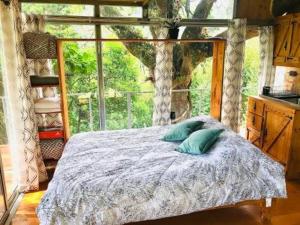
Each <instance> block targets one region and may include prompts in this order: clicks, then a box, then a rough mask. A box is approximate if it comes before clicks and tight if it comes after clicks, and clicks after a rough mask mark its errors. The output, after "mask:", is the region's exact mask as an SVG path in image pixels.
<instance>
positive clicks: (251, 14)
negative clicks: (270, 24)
mask: <svg viewBox="0 0 300 225" xmlns="http://www.w3.org/2000/svg"><path fill="white" fill-rule="evenodd" d="M270 7H271V0H263V1H261V0H256V1H254V0H238V1H237V9H236V17H237V18H247V19H248V20H269V19H273V17H272V15H271V9H270Z"/></svg>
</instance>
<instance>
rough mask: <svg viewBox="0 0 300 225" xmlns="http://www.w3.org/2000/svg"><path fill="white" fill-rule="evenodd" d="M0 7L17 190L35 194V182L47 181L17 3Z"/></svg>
mask: <svg viewBox="0 0 300 225" xmlns="http://www.w3.org/2000/svg"><path fill="white" fill-rule="evenodd" d="M0 5H1V7H0V10H1V12H0V15H1V27H2V29H3V38H2V40H3V47H4V49H3V51H4V54H5V62H4V75H5V77H6V78H7V80H6V83H7V87H8V88H7V89H8V96H9V108H10V112H12V115H11V116H12V117H13V118H12V121H13V126H14V129H15V130H16V134H15V136H16V139H15V146H16V148H17V151H18V161H19V163H18V164H19V172H20V176H19V177H20V179H19V186H20V190H21V191H31V190H38V188H39V182H42V181H45V180H47V172H46V169H45V165H44V163H43V160H42V156H41V151H40V148H39V140H38V133H37V126H36V117H35V113H34V104H33V98H32V93H31V87H30V79H29V69H28V65H27V63H26V59H25V53H24V47H23V37H22V18H21V14H20V11H19V3H18V1H17V0H12V1H11V5H10V6H9V7H8V6H5V5H4V4H3V3H2V2H0Z"/></svg>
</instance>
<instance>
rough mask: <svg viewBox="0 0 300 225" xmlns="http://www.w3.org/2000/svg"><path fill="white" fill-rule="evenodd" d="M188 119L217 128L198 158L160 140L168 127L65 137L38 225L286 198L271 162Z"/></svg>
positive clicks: (84, 224)
mask: <svg viewBox="0 0 300 225" xmlns="http://www.w3.org/2000/svg"><path fill="white" fill-rule="evenodd" d="M195 119H196V120H202V121H204V122H205V127H206V128H224V129H225V132H223V133H222V135H221V136H220V138H219V140H218V141H217V143H216V144H215V145H214V146H213V147H212V148H211V150H210V151H209V152H208V153H207V154H204V155H197V156H195V155H188V154H183V153H179V152H177V151H174V149H175V148H176V147H177V146H178V145H179V143H168V142H164V141H161V140H160V138H161V137H162V136H163V135H164V134H165V133H166V132H167V131H168V130H169V129H170V127H171V126H166V127H151V128H143V129H131V130H121V131H104V132H89V133H82V134H78V135H75V136H73V137H72V138H71V139H70V140H69V142H68V143H67V145H66V147H65V150H64V153H63V155H62V158H61V159H60V160H59V162H58V165H57V168H56V171H55V174H54V177H53V179H52V180H51V182H50V183H49V186H48V190H47V191H46V193H45V195H44V197H43V198H42V201H41V203H40V205H39V207H38V209H37V214H38V217H39V219H40V223H41V225H53V224H60V225H69V224H70V225H71V224H76V225H92V224H93V225H96V224H97V225H119V224H125V223H129V222H135V221H145V220H153V219H159V218H165V217H172V216H178V215H183V214H189V213H193V212H197V211H201V210H206V209H210V208H214V207H218V206H225V205H231V204H235V203H238V202H241V201H245V200H259V199H265V198H284V197H286V184H285V177H284V168H283V167H282V166H281V165H280V164H279V163H277V162H275V161H273V160H272V159H271V158H269V157H268V156H266V155H265V154H263V153H262V152H261V151H260V150H259V149H257V148H256V147H255V146H253V145H252V144H251V143H250V142H248V141H247V140H245V139H244V138H242V137H240V136H239V135H237V134H235V133H234V132H232V131H231V130H229V129H226V128H225V127H224V126H223V125H222V124H220V123H219V122H217V121H215V120H213V119H211V118H210V117H206V116H201V117H197V118H193V120H195Z"/></svg>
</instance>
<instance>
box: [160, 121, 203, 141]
mask: <svg viewBox="0 0 300 225" xmlns="http://www.w3.org/2000/svg"><path fill="white" fill-rule="evenodd" d="M203 124H204V122H202V121H184V122H181V123H179V124H177V125H175V126H174V127H173V128H172V129H171V130H170V131H169V132H168V133H167V134H166V135H165V136H164V137H163V138H162V140H163V141H169V142H176V141H183V140H185V139H187V138H188V136H189V135H190V134H191V133H193V132H194V131H196V130H199V129H201V128H202V126H203Z"/></svg>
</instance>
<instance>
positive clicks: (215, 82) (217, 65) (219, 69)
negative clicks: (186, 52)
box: [210, 42, 226, 121]
mask: <svg viewBox="0 0 300 225" xmlns="http://www.w3.org/2000/svg"><path fill="white" fill-rule="evenodd" d="M225 45H226V44H225V42H214V49H213V73H212V74H213V75H212V82H211V99H210V115H211V116H212V117H213V118H215V119H217V120H219V121H220V120H221V112H222V95H223V75H224V58H225Z"/></svg>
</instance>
